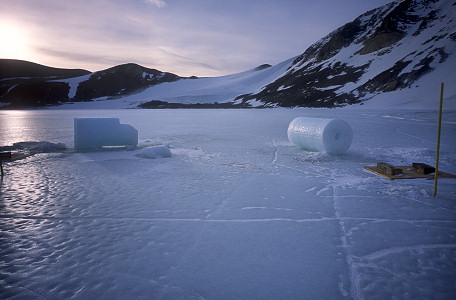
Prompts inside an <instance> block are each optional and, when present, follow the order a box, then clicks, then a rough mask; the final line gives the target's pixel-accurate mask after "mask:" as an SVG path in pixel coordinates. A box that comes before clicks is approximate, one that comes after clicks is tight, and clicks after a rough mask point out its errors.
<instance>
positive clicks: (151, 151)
mask: <svg viewBox="0 0 456 300" xmlns="http://www.w3.org/2000/svg"><path fill="white" fill-rule="evenodd" d="M138 156H140V157H144V158H159V157H170V156H171V151H170V150H169V148H168V147H166V146H165V145H158V146H151V147H147V148H144V149H142V150H141V152H140V153H139V154H138Z"/></svg>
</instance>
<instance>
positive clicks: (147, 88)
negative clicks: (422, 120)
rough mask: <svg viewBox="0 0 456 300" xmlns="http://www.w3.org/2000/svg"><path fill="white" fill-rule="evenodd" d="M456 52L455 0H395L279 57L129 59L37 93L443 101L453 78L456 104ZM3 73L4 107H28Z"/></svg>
mask: <svg viewBox="0 0 456 300" xmlns="http://www.w3.org/2000/svg"><path fill="white" fill-rule="evenodd" d="M455 54H456V0H397V1H394V2H391V3H389V4H387V5H385V6H382V7H379V8H377V9H374V10H371V11H369V12H367V13H365V14H363V15H361V16H359V17H358V18H356V19H355V20H354V21H352V22H350V23H347V24H345V25H344V26H342V27H340V28H338V29H337V30H335V31H334V32H332V33H330V34H328V35H327V36H326V37H324V38H323V39H321V40H319V41H318V42H316V43H315V44H313V45H312V46H311V47H309V48H308V49H307V50H306V51H305V52H304V53H302V54H301V55H299V56H296V57H293V58H290V59H288V60H286V61H284V62H282V63H280V64H277V65H274V66H270V65H262V66H259V67H257V68H254V69H252V70H249V71H245V72H242V73H238V74H233V75H227V76H221V77H212V78H182V77H179V76H177V75H174V74H171V73H165V72H161V71H158V70H154V69H147V68H144V67H141V66H139V65H136V64H126V65H121V66H116V67H113V68H110V69H107V70H104V71H99V72H95V73H90V74H83V75H82V76H79V77H72V78H67V77H65V78H62V77H58V78H55V79H54V80H50V79H49V78H45V80H44V79H42V83H43V85H45V86H46V87H45V88H41V89H37V88H36V90H39V91H40V93H38V94H37V95H39V96H40V97H41V98H40V99H35V100H36V101H39V102H38V103H39V104H40V105H44V104H56V103H57V102H59V103H63V104H64V105H63V106H62V107H63V108H69V107H74V108H133V107H142V108H162V107H195V105H196V107H198V105H206V106H204V107H207V106H211V105H212V106H214V107H252V106H257V107H261V106H264V107H271V106H272V107H274V106H283V107H295V106H304V107H338V106H346V105H353V104H357V105H364V106H366V107H407V108H427V109H435V108H436V107H437V102H438V97H439V88H440V83H441V82H445V83H446V88H445V96H446V101H445V105H446V107H450V108H453V109H456V85H454V82H455V81H456V72H455V70H456V56H455ZM0 80H1V81H0V84H1V87H0V92H1V93H0V94H1V95H0V107H1V106H2V102H3V103H4V104H3V106H7V105H6V104H7V103H13V104H16V105H19V106H20V105H21V103H22V102H21V101H23V100H21V99H19V100H18V99H17V97H15V95H18V94H19V95H21V91H23V90H24V86H23V85H22V84H21V83H18V82H17V80H16V81H11V78H6V79H5V78H3V77H2V78H0ZM11 82H13V83H14V84H9V85H8V83H11ZM35 85H36V83H35ZM25 87H27V86H25ZM26 90H27V91H29V93H28V94H27V95H29V96H30V95H31V94H32V96H33V93H30V88H28V89H26ZM43 90H44V91H45V92H43ZM32 96H30V97H32ZM43 97H44V98H46V97H47V98H46V99H44V100H43V99H42V98H43ZM38 98H39V97H38ZM28 100H29V101H28V102H26V103H30V99H28ZM32 100H33V99H32ZM92 100H95V101H92ZM221 103H223V104H224V105H221V106H220V104H221ZM69 104H71V106H70V105H69Z"/></svg>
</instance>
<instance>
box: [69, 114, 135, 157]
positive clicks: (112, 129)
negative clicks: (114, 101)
mask: <svg viewBox="0 0 456 300" xmlns="http://www.w3.org/2000/svg"><path fill="white" fill-rule="evenodd" d="M137 144H138V131H137V130H136V129H135V128H134V127H133V126H131V125H128V124H120V122H119V119H118V118H75V119H74V148H75V149H78V150H82V149H96V148H101V147H103V146H127V145H129V146H136V145H137Z"/></svg>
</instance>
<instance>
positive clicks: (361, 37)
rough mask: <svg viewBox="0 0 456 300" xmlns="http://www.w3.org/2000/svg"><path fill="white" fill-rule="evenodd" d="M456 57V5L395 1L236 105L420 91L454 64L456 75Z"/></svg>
mask: <svg viewBox="0 0 456 300" xmlns="http://www.w3.org/2000/svg"><path fill="white" fill-rule="evenodd" d="M455 52H456V1H449V0H441V1H439V0H404V1H395V2H392V3H390V4H388V5H385V6H383V7H380V8H378V9H374V10H371V11H369V12H367V13H365V14H363V15H361V16H359V17H358V18H356V19H355V20H354V21H353V22H350V23H348V24H346V25H344V26H342V27H340V28H339V29H337V30H336V31H334V32H332V33H330V34H329V35H328V36H326V37H325V38H323V39H322V40H320V41H318V42H317V43H315V44H314V45H312V46H311V47H310V48H308V49H307V50H306V51H305V52H304V53H302V54H301V55H300V56H299V57H297V58H296V59H295V60H294V61H293V63H292V65H291V66H290V68H289V69H288V70H287V72H286V74H284V75H283V76H281V77H280V78H278V79H277V80H275V81H274V82H272V83H270V84H268V85H266V86H265V87H264V88H263V89H262V90H261V91H260V92H258V93H252V94H247V95H242V96H240V97H238V100H241V101H248V100H251V99H255V100H259V101H262V102H264V103H271V104H277V105H279V106H286V107H290V106H307V107H333V106H341V105H347V104H353V103H359V102H363V101H366V100H369V99H371V98H374V97H376V96H377V95H379V94H383V93H388V92H392V91H398V90H405V89H410V88H414V87H418V86H419V84H420V83H419V82H418V81H419V80H420V79H421V78H423V76H425V75H430V74H432V75H433V76H436V77H439V79H441V80H446V81H448V80H449V79H450V78H445V77H446V75H445V74H441V73H442V72H440V73H439V69H443V68H445V67H448V64H451V65H452V68H453V70H456V65H455V64H454V63H455V60H454V59H453V58H454V55H455ZM450 58H451V59H450ZM454 74H456V72H453V78H452V79H453V81H454V80H455V79H456V76H455V75H454Z"/></svg>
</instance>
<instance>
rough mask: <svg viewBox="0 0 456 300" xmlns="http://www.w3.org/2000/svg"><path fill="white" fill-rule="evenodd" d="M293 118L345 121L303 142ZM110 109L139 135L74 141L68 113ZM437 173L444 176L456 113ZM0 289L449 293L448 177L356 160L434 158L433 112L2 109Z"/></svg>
mask: <svg viewBox="0 0 456 300" xmlns="http://www.w3.org/2000/svg"><path fill="white" fill-rule="evenodd" d="M298 116H308V117H322V118H342V119H344V120H345V121H347V122H348V123H349V124H350V125H351V127H352V128H353V133H354V139H353V143H352V145H351V148H350V149H349V150H348V152H347V153H346V154H344V155H340V156H331V155H328V154H325V153H319V152H306V151H303V150H301V149H298V148H296V147H294V146H293V145H291V143H290V142H289V141H288V139H287V134H286V130H287V127H288V124H289V122H290V121H291V120H292V119H293V118H295V117H298ZM75 117H117V118H119V119H120V120H121V122H122V123H126V124H130V125H132V126H134V127H135V128H136V129H138V131H139V141H140V142H139V143H140V147H144V146H149V145H159V144H165V145H168V146H169V147H170V149H171V153H172V157H169V158H158V159H146V158H141V157H138V156H136V155H137V154H138V153H139V149H136V150H131V151H105V152H101V151H96V152H77V151H74V150H73V149H72V147H73V118H75ZM443 121H444V122H443V131H442V146H441V165H440V169H441V170H443V171H446V172H451V173H456V112H447V113H444V116H443ZM0 132H1V134H0V146H10V145H12V144H13V143H16V142H24V141H35V142H41V141H49V142H51V143H64V144H65V145H66V146H67V147H68V149H66V150H61V149H42V150H38V151H36V152H38V153H37V154H34V155H32V156H29V157H27V158H25V159H22V160H17V161H14V162H7V163H5V164H4V168H5V172H6V176H4V177H3V179H2V181H1V186H0V188H1V190H0V192H1V194H0V242H1V249H0V298H2V299H388V298H389V299H391V298H397V299H431V298H432V299H454V298H455V297H456V280H455V278H456V201H455V200H456V185H455V183H456V180H454V179H440V181H439V195H438V197H437V198H433V197H432V193H433V181H431V180H425V179H414V180H396V181H389V180H387V179H384V178H382V177H379V176H377V175H375V174H373V173H370V172H368V171H366V170H364V169H363V166H365V165H375V164H376V163H377V162H379V161H384V162H389V163H392V164H395V165H409V164H411V163H413V162H424V163H428V164H431V165H434V163H435V142H436V132H437V113H436V112H428V111H424V112H423V111H413V110H396V111H382V110H366V111H364V110H361V109H353V110H352V109H342V110H341V109H337V110H327V109H322V110H319V109H267V110H24V111H0Z"/></svg>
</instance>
